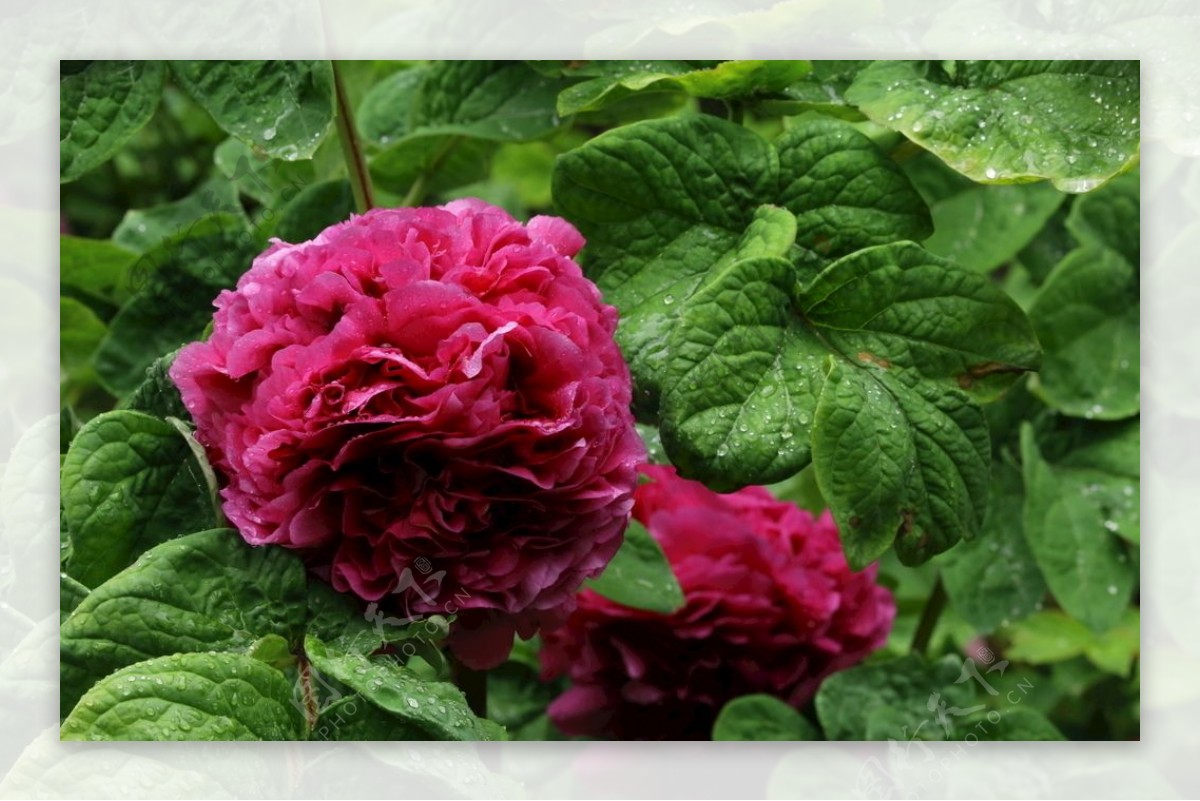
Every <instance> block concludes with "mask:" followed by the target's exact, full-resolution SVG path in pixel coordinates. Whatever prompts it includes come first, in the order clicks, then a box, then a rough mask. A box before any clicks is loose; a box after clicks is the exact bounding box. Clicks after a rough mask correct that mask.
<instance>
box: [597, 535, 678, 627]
mask: <svg viewBox="0 0 1200 801" xmlns="http://www.w3.org/2000/svg"><path fill="white" fill-rule="evenodd" d="M584 586H585V587H587V588H588V589H591V590H594V591H595V592H598V593H600V594H601V595H603V596H604V597H605V598H609V599H610V600H613V601H616V602H617V603H619V604H622V605H624V606H629V607H633V608H635V609H649V610H651V611H653V612H661V613H662V614H670V613H671V612H674V611H676V610H677V609H679V608H680V607H682V606H683V604H684V597H683V590H682V589H681V588H680V587H679V580H678V579H676V578H675V573H674V572H673V571H672V570H671V564H670V563H669V562H668V561H667V557H666V555H665V554H664V553H663V551H662V548H661V547H659V544H658V543H657V542H656V541H655V540H654V538H653V537H652V536H650V532H648V531H646V529H645V527H643V526H642V524H641V523H639V522H637V521H636V520H630V521H629V527H628V528H626V529H625V541H624V542H622V543H621V548H620V549H619V550H618V551H617V554H616V556H614V557H613V558H612V561H611V562H609V563H608V566H607V567H605V568H604V572H603V573H601V574H600V575H599V577H597V578H594V579H592V580H590V581H588V582H586V583H585V584H584Z"/></svg>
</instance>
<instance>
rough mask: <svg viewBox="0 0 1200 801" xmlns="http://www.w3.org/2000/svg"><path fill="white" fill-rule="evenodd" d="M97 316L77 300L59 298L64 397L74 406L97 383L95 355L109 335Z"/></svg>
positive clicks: (59, 354) (59, 349) (59, 348)
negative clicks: (77, 399)
mask: <svg viewBox="0 0 1200 801" xmlns="http://www.w3.org/2000/svg"><path fill="white" fill-rule="evenodd" d="M107 330H108V329H107V327H106V326H105V325H104V322H103V321H102V320H101V319H100V318H99V317H97V316H96V314H95V312H93V311H92V310H91V309H89V308H88V307H87V306H85V305H84V304H82V303H80V302H79V301H77V300H75V299H74V298H69V297H61V298H59V317H58V333H59V337H58V363H59V366H60V367H61V368H62V374H61V376H62V377H61V387H60V388H61V393H60V394H61V396H62V398H63V400H64V401H65V402H67V403H73V402H74V401H75V399H76V398H77V397H78V395H79V393H80V392H82V391H84V390H86V389H87V388H88V387H89V386H91V385H92V384H94V383H95V382H96V371H95V370H94V369H93V368H92V354H93V353H95V352H96V348H98V347H99V346H100V342H101V340H103V339H104V334H105V333H106V331H107Z"/></svg>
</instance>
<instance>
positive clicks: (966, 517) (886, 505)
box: [660, 210, 1038, 566]
mask: <svg viewBox="0 0 1200 801" xmlns="http://www.w3.org/2000/svg"><path fill="white" fill-rule="evenodd" d="M781 214H783V215H786V212H779V210H774V211H768V210H764V211H763V212H762V214H761V215H760V217H759V218H758V220H757V221H756V223H755V224H754V225H752V226H751V228H750V229H749V231H748V234H747V237H748V238H747V242H750V243H753V242H756V241H769V240H768V239H767V238H766V237H763V236H762V235H761V234H759V235H758V236H757V237H756V236H755V234H756V232H758V231H760V229H761V227H762V226H771V225H773V226H774V227H773V228H771V231H772V236H773V237H775V238H776V239H778V238H780V237H783V238H784V239H786V237H785V236H784V235H783V233H782V231H783V228H782V225H783V222H782V221H781V220H780V215H781ZM772 221H773V222H772ZM742 252H749V253H754V252H756V251H755V250H754V249H753V248H752V247H751V246H750V245H746V244H744V245H743V246H742ZM683 305H684V314H683V315H682V317H681V319H680V321H679V323H680V324H679V325H678V326H677V327H676V328H675V330H674V331H673V332H672V333H671V336H670V338H669V340H668V343H669V352H670V353H671V355H672V360H671V361H670V362H669V364H668V370H667V372H666V374H665V380H666V381H667V382H669V389H668V391H667V392H666V393H665V394H664V396H663V401H662V405H661V408H660V413H661V416H662V436H663V443H664V445H665V446H666V448H667V453H668V455H670V456H671V459H672V462H673V463H675V464H676V465H677V466H678V467H679V468H680V470H681V472H683V473H684V474H686V475H690V476H694V477H698V478H700V479H702V480H704V481H706V482H708V483H710V484H712V485H714V486H716V487H719V488H722V489H724V488H731V487H734V486H740V485H742V484H745V483H767V482H772V481H778V480H780V479H783V478H786V477H787V476H789V475H792V474H794V473H796V472H797V471H799V470H800V469H801V468H803V467H804V466H805V465H806V464H807V463H808V462H809V460H810V458H811V459H812V460H813V461H814V462H815V464H816V478H817V482H818V485H819V486H820V489H821V493H822V495H823V496H824V497H825V499H826V500H828V501H829V503H830V506H831V508H832V511H833V514H834V517H835V519H837V521H838V524H839V526H840V528H841V531H842V536H843V539H844V544H845V546H846V551H847V555H848V557H849V559H850V560H851V563H852V564H855V565H857V566H862V565H865V564H866V563H868V562H870V561H871V560H873V559H875V558H877V557H878V556H880V555H881V554H882V553H883V552H884V551H886V550H887V549H888V547H890V546H891V545H892V543H893V541H896V545H897V549H898V551H899V553H900V555H901V558H902V559H903V560H904V561H905V562H906V563H910V564H911V563H916V562H920V561H924V560H925V559H928V558H929V557H930V556H932V555H933V554H935V553H938V552H940V551H943V550H945V549H947V548H949V547H950V546H952V545H953V544H954V543H956V542H958V540H959V539H961V538H969V537H971V536H972V535H973V534H974V532H975V531H976V530H977V529H978V526H979V523H980V519H981V517H982V513H983V510H984V508H985V506H986V492H987V489H986V487H987V470H988V461H989V444H988V437H987V427H986V424H985V421H984V419H983V415H982V413H981V411H980V410H979V408H978V406H976V405H975V403H974V402H973V400H972V397H971V396H972V395H975V396H977V397H982V398H989V397H991V396H992V395H993V394H994V393H995V392H996V391H998V390H999V389H1000V388H1001V387H1002V386H1004V384H1006V383H1009V382H1011V380H1012V376H1013V375H1015V374H1016V373H1018V372H1020V371H1021V370H1025V369H1030V368H1032V367H1034V366H1036V364H1037V357H1038V351H1037V347H1036V344H1035V343H1034V341H1033V337H1032V333H1031V332H1030V329H1029V325H1028V322H1027V321H1026V320H1025V318H1024V315H1023V314H1022V312H1021V311H1020V309H1019V308H1018V307H1017V306H1016V304H1015V303H1013V302H1012V301H1011V300H1010V299H1008V298H1007V297H1005V296H1004V295H1003V293H1001V292H1000V291H999V290H997V289H996V288H995V287H994V286H993V285H992V284H991V282H989V281H988V280H987V279H985V278H983V277H981V276H977V275H973V274H971V273H967V272H964V271H962V270H959V269H958V268H956V267H954V266H953V265H951V264H949V263H948V262H946V261H944V260H941V259H938V258H937V257H934V256H932V255H930V254H928V253H926V252H924V251H923V250H921V249H920V248H919V247H917V246H916V245H913V244H911V243H898V244H895V245H882V246H877V247H874V248H868V249H864V250H861V251H858V252H857V253H854V254H852V255H850V256H847V257H845V258H843V259H840V260H838V261H837V262H835V263H833V264H832V265H830V266H829V267H828V268H826V270H824V271H823V272H822V273H821V274H820V275H818V276H817V277H816V278H815V279H813V281H812V282H811V283H810V284H809V286H808V287H807V288H805V289H803V290H802V291H800V292H797V291H796V287H795V278H794V270H793V268H792V267H791V265H789V264H788V263H787V262H786V261H785V260H783V259H780V258H774V257H769V256H768V257H761V256H751V257H749V258H739V257H738V256H734V257H733V258H732V259H731V260H730V261H729V262H728V266H725V264H718V265H717V266H716V267H715V268H714V269H713V270H711V271H710V272H709V273H708V274H707V275H706V276H705V277H704V279H703V281H702V283H701V285H700V287H699V288H698V289H697V290H696V291H695V292H694V293H693V294H692V295H691V296H689V297H688V298H687V299H686V300H685V301H684V303H683ZM933 319H936V320H938V323H939V324H938V325H937V326H932V325H930V320H933ZM826 371H831V372H830V373H829V377H828V378H826V375H825V372H826ZM810 443H811V453H810V450H809V449H810Z"/></svg>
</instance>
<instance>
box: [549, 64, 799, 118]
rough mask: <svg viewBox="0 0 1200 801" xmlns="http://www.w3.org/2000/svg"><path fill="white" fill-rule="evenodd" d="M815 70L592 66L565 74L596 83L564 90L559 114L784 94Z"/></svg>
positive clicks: (766, 66) (767, 66)
mask: <svg viewBox="0 0 1200 801" xmlns="http://www.w3.org/2000/svg"><path fill="white" fill-rule="evenodd" d="M811 69H812V65H811V64H810V63H809V62H807V61H724V62H720V63H718V64H717V65H716V66H713V67H710V68H708V69H695V68H694V67H692V66H691V65H690V64H688V63H687V62H682V61H598V62H589V63H588V64H586V65H584V66H583V67H582V68H579V69H568V70H564V72H565V73H567V74H574V75H594V76H595V77H591V78H590V79H589V80H586V81H583V82H581V83H577V84H574V85H572V86H570V87H567V88H566V89H564V90H563V91H562V93H561V94H560V95H559V96H558V113H559V114H562V115H564V116H566V115H569V114H578V113H580V112H584V111H599V110H600V109H603V108H605V107H607V106H610V105H612V104H614V103H617V102H619V101H621V100H624V99H626V98H628V97H630V96H632V95H635V94H638V93H641V92H646V93H671V92H678V93H683V94H686V95H690V96H692V97H713V98H749V97H752V96H754V95H760V94H771V93H777V92H780V91H782V90H783V89H785V88H786V87H787V86H789V85H790V84H792V83H793V82H795V81H797V80H799V79H800V78H803V77H804V76H805V75H807V74H808V73H809V72H810V71H811Z"/></svg>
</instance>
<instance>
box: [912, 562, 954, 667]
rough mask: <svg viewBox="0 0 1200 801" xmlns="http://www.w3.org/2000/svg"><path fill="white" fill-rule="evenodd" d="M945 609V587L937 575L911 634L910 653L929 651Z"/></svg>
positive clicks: (922, 653) (923, 653)
mask: <svg viewBox="0 0 1200 801" xmlns="http://www.w3.org/2000/svg"><path fill="white" fill-rule="evenodd" d="M945 608H946V587H945V585H943V584H942V577H941V575H938V577H937V580H936V581H934V583H933V592H932V593H930V595H929V600H928V601H926V602H925V608H924V609H922V610H921V620H920V621H919V622H918V623H917V630H916V632H915V633H914V634H913V640H912V648H911V649H910V650H911V651H912V653H915V654H921V655H925V653H926V651H928V650H929V640H930V639H931V638H932V637H933V630H934V629H935V628H936V627H937V622H938V618H940V617H941V616H942V610H943V609H945Z"/></svg>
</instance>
